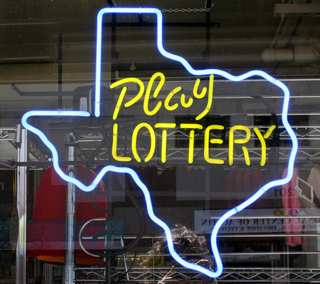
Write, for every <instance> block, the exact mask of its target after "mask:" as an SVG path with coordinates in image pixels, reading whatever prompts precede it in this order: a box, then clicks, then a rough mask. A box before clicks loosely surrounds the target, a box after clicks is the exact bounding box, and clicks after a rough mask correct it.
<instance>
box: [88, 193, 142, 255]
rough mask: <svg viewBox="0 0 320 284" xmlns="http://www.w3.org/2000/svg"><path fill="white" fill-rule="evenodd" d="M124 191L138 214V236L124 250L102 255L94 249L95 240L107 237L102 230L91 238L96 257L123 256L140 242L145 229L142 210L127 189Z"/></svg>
mask: <svg viewBox="0 0 320 284" xmlns="http://www.w3.org/2000/svg"><path fill="white" fill-rule="evenodd" d="M125 191H126V193H127V194H128V196H129V197H130V199H131V201H132V203H133V204H134V206H135V207H136V208H137V211H138V214H139V219H140V224H141V226H140V232H139V234H138V236H137V237H136V239H135V240H134V241H132V242H131V243H130V244H128V245H126V246H125V248H124V249H122V250H119V251H116V252H114V253H111V254H109V253H102V252H100V251H98V250H97V248H96V247H95V242H96V240H97V239H98V238H99V237H101V236H105V235H107V230H104V231H102V232H99V233H97V234H96V235H94V236H93V238H92V240H91V248H92V250H93V251H94V253H96V254H97V255H99V256H101V257H108V256H111V257H112V256H117V255H119V254H124V253H126V252H127V251H129V250H131V249H132V248H133V247H134V246H136V244H137V243H138V242H139V241H140V240H141V238H142V235H143V233H144V229H145V223H144V214H143V212H142V210H141V209H140V205H139V204H138V201H137V199H136V198H135V197H134V196H133V195H132V193H131V191H130V190H129V189H127V188H126V187H125Z"/></svg>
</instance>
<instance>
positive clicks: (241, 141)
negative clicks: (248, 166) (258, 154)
mask: <svg viewBox="0 0 320 284" xmlns="http://www.w3.org/2000/svg"><path fill="white" fill-rule="evenodd" d="M236 130H243V131H245V132H246V138H245V139H234V132H235V131H236ZM250 136H251V132H250V129H249V128H248V127H246V126H243V125H235V126H233V127H231V129H230V133H229V165H233V150H234V144H245V143H247V142H248V141H249V140H250ZM244 148H245V147H243V148H242V150H243V149H244ZM245 149H246V150H247V148H245ZM243 153H244V156H245V159H249V153H248V151H245V150H244V152H243ZM249 163H250V160H249Z"/></svg>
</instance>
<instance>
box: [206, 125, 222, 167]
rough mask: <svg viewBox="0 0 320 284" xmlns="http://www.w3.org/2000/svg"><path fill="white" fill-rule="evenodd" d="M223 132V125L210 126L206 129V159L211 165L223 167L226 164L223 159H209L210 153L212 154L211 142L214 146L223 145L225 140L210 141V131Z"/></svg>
mask: <svg viewBox="0 0 320 284" xmlns="http://www.w3.org/2000/svg"><path fill="white" fill-rule="evenodd" d="M214 129H217V130H223V129H224V126H222V125H210V126H208V127H207V128H206V130H205V132H204V159H205V160H206V161H207V162H208V163H210V164H219V165H222V164H224V161H223V160H221V159H211V158H210V157H209V152H210V147H209V142H210V143H212V144H222V143H223V140H222V139H210V131H211V130H214Z"/></svg>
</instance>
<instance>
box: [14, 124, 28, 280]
mask: <svg viewBox="0 0 320 284" xmlns="http://www.w3.org/2000/svg"><path fill="white" fill-rule="evenodd" d="M20 131H21V132H20ZM17 132H19V134H18V133H17V134H18V135H17V137H19V136H20V134H21V136H20V139H21V140H20V141H17V142H18V143H17V144H19V142H21V145H20V147H18V157H17V158H18V162H26V161H27V157H28V156H27V150H28V148H27V130H26V129H22V130H21V128H20V127H17ZM17 172H18V175H17V209H18V221H19V228H18V232H19V235H18V241H17V248H16V284H23V283H26V281H27V263H26V260H27V258H26V253H27V250H26V245H27V240H26V239H27V167H26V166H18V167H17Z"/></svg>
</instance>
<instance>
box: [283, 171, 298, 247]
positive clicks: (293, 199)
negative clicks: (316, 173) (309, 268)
mask: <svg viewBox="0 0 320 284" xmlns="http://www.w3.org/2000/svg"><path fill="white" fill-rule="evenodd" d="M286 176H287V169H286V170H285V171H284V172H283V175H282V178H285V177H286ZM298 176H299V170H298V169H297V168H295V169H294V172H293V177H292V179H291V181H290V182H288V183H287V184H285V185H283V186H282V202H283V207H284V209H285V211H286V214H287V215H290V216H293V215H298V211H299V210H300V209H301V203H300V200H299V196H298V192H297V190H296V182H297V177H298ZM284 222H285V231H286V234H288V235H289V236H288V237H286V244H287V245H288V246H292V247H295V246H297V245H302V243H303V238H302V237H293V236H290V234H301V233H302V232H303V228H302V224H301V223H300V222H299V219H298V218H294V219H284Z"/></svg>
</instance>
